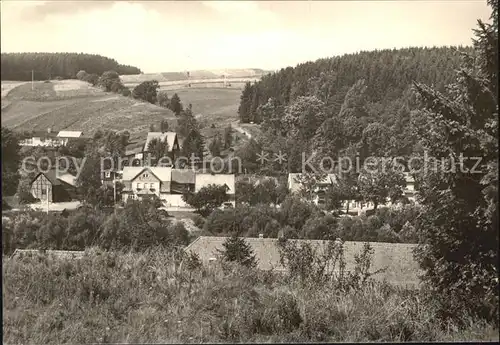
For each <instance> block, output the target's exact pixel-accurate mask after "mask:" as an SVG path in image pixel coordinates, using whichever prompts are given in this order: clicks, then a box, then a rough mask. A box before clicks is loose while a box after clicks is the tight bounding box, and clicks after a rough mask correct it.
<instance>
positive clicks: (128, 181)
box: [121, 166, 172, 202]
mask: <svg viewBox="0 0 500 345" xmlns="http://www.w3.org/2000/svg"><path fill="white" fill-rule="evenodd" d="M171 176H172V168H167V167H131V166H126V167H124V168H123V174H122V181H121V182H122V183H123V186H124V187H123V191H122V200H123V201H124V202H126V201H127V200H128V199H129V198H132V199H135V200H142V199H144V198H147V197H150V196H153V195H156V196H157V197H158V198H160V199H163V197H164V195H165V194H169V193H170V182H171Z"/></svg>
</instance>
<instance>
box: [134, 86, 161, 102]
mask: <svg viewBox="0 0 500 345" xmlns="http://www.w3.org/2000/svg"><path fill="white" fill-rule="evenodd" d="M159 88H160V85H159V84H158V81H157V80H148V81H144V82H142V83H140V84H139V85H137V86H136V87H135V88H134V90H133V91H132V96H133V97H134V98H136V99H141V100H143V101H146V102H149V103H151V104H155V103H156V100H157V99H156V97H157V93H158V89H159Z"/></svg>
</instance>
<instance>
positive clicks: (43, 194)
mask: <svg viewBox="0 0 500 345" xmlns="http://www.w3.org/2000/svg"><path fill="white" fill-rule="evenodd" d="M46 195H47V189H46V188H42V196H46Z"/></svg>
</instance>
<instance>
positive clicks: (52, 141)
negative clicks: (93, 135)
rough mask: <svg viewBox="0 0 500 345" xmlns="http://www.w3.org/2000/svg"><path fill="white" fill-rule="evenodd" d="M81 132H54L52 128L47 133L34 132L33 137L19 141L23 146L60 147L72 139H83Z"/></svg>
mask: <svg viewBox="0 0 500 345" xmlns="http://www.w3.org/2000/svg"><path fill="white" fill-rule="evenodd" d="M81 138H82V132H81V131H60V132H58V133H56V132H53V131H52V129H51V128H47V131H33V132H32V136H31V137H28V138H25V139H23V140H20V141H19V145H21V146H45V147H58V146H66V145H67V144H68V141H69V140H70V139H81Z"/></svg>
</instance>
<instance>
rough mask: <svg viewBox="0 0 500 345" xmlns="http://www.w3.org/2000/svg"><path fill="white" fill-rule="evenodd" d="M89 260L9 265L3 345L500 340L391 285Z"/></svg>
mask: <svg viewBox="0 0 500 345" xmlns="http://www.w3.org/2000/svg"><path fill="white" fill-rule="evenodd" d="M88 252H89V254H90V255H86V256H84V257H83V258H82V259H80V260H70V261H68V260H55V259H49V258H47V257H43V256H41V255H40V256H38V257H33V258H29V257H26V258H21V259H12V258H7V257H4V258H3V265H2V271H3V272H2V273H3V278H4V280H3V286H4V288H3V292H2V293H3V295H2V297H3V301H4V304H3V318H4V324H3V327H4V328H3V342H4V343H8V344H21V343H22V344H24V343H36V344H55V343H96V342H99V343H181V342H182V343H201V342H305V341H317V342H319V341H327V342H335V341H343V342H361V341H402V342H403V341H479V340H486V341H488V340H497V341H498V329H495V327H494V326H492V325H489V324H486V323H484V322H482V321H477V320H474V319H472V318H470V317H467V316H465V315H463V316H462V319H461V320H459V321H460V322H459V321H448V322H444V321H439V318H438V309H437V307H436V305H435V304H434V303H433V302H432V298H431V297H432V296H430V295H429V294H428V293H426V292H425V291H422V290H414V289H405V288H398V287H394V286H391V285H388V284H384V283H373V284H367V285H366V286H364V287H362V288H361V289H358V290H347V291H340V290H338V289H335V288H332V286H330V285H329V283H328V282H327V283H323V284H315V283H313V282H311V281H306V282H302V283H301V282H299V281H296V280H291V279H289V278H288V277H286V276H279V275H275V274H273V273H270V272H264V271H257V270H253V269H246V268H243V267H238V266H234V265H229V264H223V263H217V264H213V266H211V267H210V266H201V267H194V266H189V265H187V262H186V261H185V262H182V261H181V260H179V256H177V255H173V253H172V252H169V251H166V250H162V249H152V250H151V251H149V252H147V253H141V254H137V253H109V252H103V251H100V250H97V249H89V251H88Z"/></svg>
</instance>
